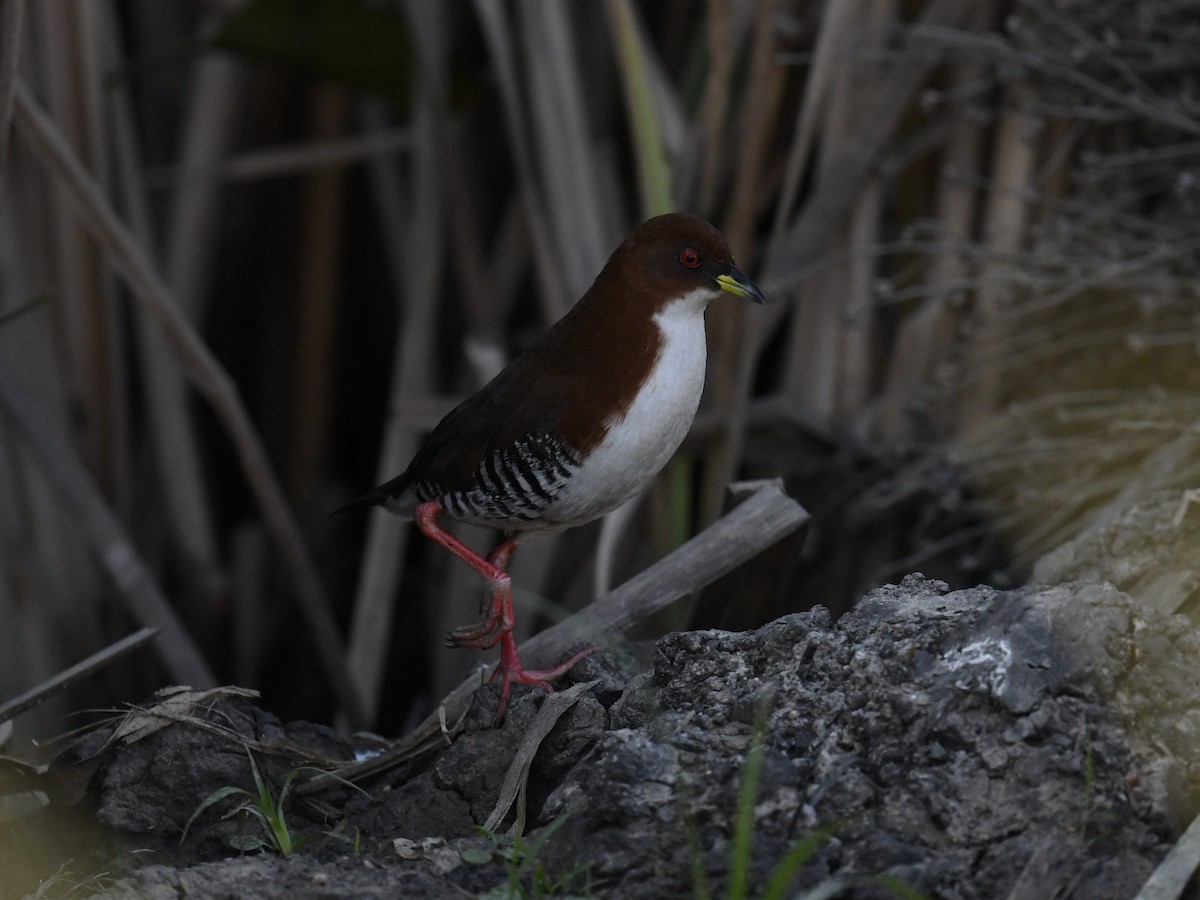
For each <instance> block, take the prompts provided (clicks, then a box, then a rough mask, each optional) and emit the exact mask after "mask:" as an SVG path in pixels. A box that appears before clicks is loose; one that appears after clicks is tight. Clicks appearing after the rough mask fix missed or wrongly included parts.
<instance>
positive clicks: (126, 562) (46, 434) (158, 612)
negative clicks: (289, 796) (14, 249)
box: [0, 100, 216, 687]
mask: <svg viewBox="0 0 1200 900" xmlns="http://www.w3.org/2000/svg"><path fill="white" fill-rule="evenodd" d="M18 103H20V100H18ZM18 115H20V113H18ZM0 407H2V409H3V412H4V415H5V418H6V419H7V420H8V421H9V424H10V425H11V426H12V427H13V428H14V429H15V431H16V432H17V433H18V434H20V436H21V437H22V439H23V440H24V441H25V443H26V444H27V445H28V446H29V449H30V450H31V452H32V455H33V458H34V460H35V461H36V462H37V464H38V466H39V468H40V469H41V471H42V474H43V476H44V477H45V479H46V481H47V482H48V483H49V484H50V485H51V486H52V487H53V488H54V490H55V492H56V493H57V494H58V496H59V501H60V502H61V503H62V504H63V505H64V506H66V507H67V508H70V509H73V510H74V511H75V513H76V515H77V516H78V520H79V523H80V525H81V526H82V527H83V530H84V531H85V532H86V534H87V536H88V539H89V541H90V542H91V544H92V546H93V548H94V550H95V553H96V556H97V557H98V558H99V560H100V564H101V566H102V568H103V569H104V571H105V573H106V574H107V575H108V577H109V579H110V580H111V581H112V584H113V586H114V587H115V588H116V589H117V592H118V593H119V595H120V597H121V599H122V601H123V602H124V604H125V606H126V607H127V608H128V610H129V612H130V614H131V615H132V616H133V617H134V618H135V619H136V620H137V621H138V622H140V623H141V624H142V625H145V626H148V627H157V628H161V629H162V640H161V642H160V643H159V644H157V645H156V646H155V650H156V651H157V654H158V657H159V662H161V663H162V666H163V668H165V669H166V670H167V672H169V673H170V675H171V677H172V678H174V679H176V680H177V681H178V682H180V683H181V684H190V685H193V686H195V687H211V686H213V685H215V684H216V678H215V677H214V675H213V673H212V670H211V669H210V668H209V667H208V663H207V662H206V661H205V659H204V656H203V655H202V654H201V653H200V650H199V649H198V648H197V647H196V645H195V644H194V643H193V641H192V639H191V637H190V636H189V635H188V633H187V630H186V629H185V628H184V627H183V624H182V622H180V620H179V617H178V616H177V615H176V613H175V610H174V609H172V607H171V604H170V603H169V602H168V601H167V598H166V596H165V595H164V594H163V592H162V590H161V588H160V587H159V586H158V583H157V582H156V581H155V580H154V576H153V575H152V574H151V573H150V570H149V569H148V568H147V567H146V565H145V564H144V563H143V562H142V559H141V557H140V555H139V554H138V552H137V550H136V549H135V548H134V546H133V543H132V542H131V541H130V540H129V538H128V536H127V535H126V534H125V531H124V529H123V528H122V527H121V523H120V522H119V521H118V519H117V517H116V516H115V515H114V514H113V512H112V510H111V509H110V508H109V506H108V504H107V503H105V501H104V497H103V495H102V494H101V492H100V490H99V489H98V488H97V487H96V485H95V483H94V482H93V481H92V479H91V477H90V476H89V475H88V473H87V471H86V469H85V468H84V467H83V465H82V464H81V463H80V462H79V460H78V459H77V458H76V456H75V454H74V453H73V452H72V451H71V449H70V447H69V446H68V445H67V444H66V442H65V441H64V440H63V439H62V438H61V437H60V436H59V435H56V434H55V433H54V431H53V429H52V428H51V427H49V426H48V425H47V424H46V423H45V422H44V417H43V416H40V415H39V414H38V412H37V411H36V410H35V409H33V408H32V406H31V404H30V403H29V401H28V400H27V399H26V398H25V397H23V396H22V394H21V392H20V389H19V387H18V383H17V382H16V380H15V379H14V378H13V377H12V375H11V373H10V372H9V371H8V369H7V367H5V366H0Z"/></svg>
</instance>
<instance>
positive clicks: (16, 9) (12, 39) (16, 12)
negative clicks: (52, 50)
mask: <svg viewBox="0 0 1200 900" xmlns="http://www.w3.org/2000/svg"><path fill="white" fill-rule="evenodd" d="M24 16H25V0H0V200H3V199H4V183H5V180H6V176H7V174H8V133H9V130H10V127H11V126H12V115H13V91H14V90H16V86H17V69H18V67H19V66H20V63H21V35H22V28H23V24H22V22H23V19H24Z"/></svg>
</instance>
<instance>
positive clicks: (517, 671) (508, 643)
mask: <svg viewBox="0 0 1200 900" xmlns="http://www.w3.org/2000/svg"><path fill="white" fill-rule="evenodd" d="M595 649H596V648H595V647H587V648H585V649H583V650H580V651H579V652H578V653H576V654H575V655H574V656H572V657H571V658H570V659H568V660H567V661H566V662H564V663H561V664H560V665H557V666H555V667H554V668H552V669H526V668H525V666H524V665H522V664H521V656H520V654H518V653H517V642H516V640H514V639H513V636H512V631H511V630H510V631H506V632H504V633H503V634H502V635H501V638H500V664H499V665H498V666H496V670H495V671H494V672H492V677H491V678H490V679H488V680H489V682H494V681H499V682H500V705H499V706H498V707H497V708H496V719H495V724H496V725H499V724H500V723H501V722H503V721H504V711H505V709H506V708H507V707H508V695H509V691H510V689H511V687H512V683H513V682H514V681H515V682H518V683H520V684H534V685H537V686H538V687H540V688H541V689H542V690H543V691H545V692H546V693H547V694H552V693H554V688H553V687H552V686H551V684H550V682H551V681H554V680H555V679H556V678H561V677H562V676H563V675H565V674H566V673H567V672H568V671H570V669H571V668H572V667H573V666H574V665H575V664H576V663H577V662H579V661H580V660H581V659H583V658H584V657H585V656H587V655H588V654H589V653H592V652H594V651H595Z"/></svg>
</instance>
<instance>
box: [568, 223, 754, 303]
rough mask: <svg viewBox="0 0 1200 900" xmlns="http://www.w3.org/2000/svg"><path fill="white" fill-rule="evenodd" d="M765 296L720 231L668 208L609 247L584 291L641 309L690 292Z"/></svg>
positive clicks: (749, 296) (746, 296) (748, 296)
mask: <svg viewBox="0 0 1200 900" xmlns="http://www.w3.org/2000/svg"><path fill="white" fill-rule="evenodd" d="M703 290H707V291H711V292H712V296H711V297H709V299H713V298H715V296H716V295H717V294H719V293H720V292H721V291H728V292H729V293H731V294H736V295H737V296H739V297H745V298H747V299H749V300H753V301H754V302H756V303H764V302H766V298H765V297H764V296H763V294H762V291H760V290H759V289H758V288H757V287H756V286H755V284H754V282H752V281H751V280H750V279H749V278H747V277H746V276H745V275H744V274H742V272H741V271H740V270H739V269H738V268H737V266H736V265H735V264H734V262H733V252H732V251H731V250H730V249H729V244H728V243H726V241H725V238H724V237H723V236H722V235H721V232H719V231H717V229H716V228H714V227H713V226H712V225H710V224H709V223H708V222H706V221H704V220H703V219H701V218H699V217H698V216H693V215H689V214H687V213H678V212H676V213H667V214H666V215H662V216H655V217H654V218H653V219H649V220H647V221H646V222H643V223H642V224H641V225H640V226H638V228H637V229H635V230H634V231H633V232H632V233H631V234H630V235H629V237H627V238H625V240H624V241H622V242H621V245H620V246H619V247H617V249H616V250H615V251H613V255H612V256H611V257H610V258H609V260H608V263H607V264H606V265H605V266H604V270H603V271H602V272H601V273H600V275H599V276H598V277H597V278H596V283H595V284H594V285H593V286H592V289H591V290H590V291H589V292H588V294H589V295H590V296H598V297H600V298H606V299H607V300H609V301H613V300H615V301H617V302H620V303H621V304H622V305H628V306H630V307H632V308H635V309H637V311H638V312H642V313H643V314H646V313H648V314H650V315H653V313H654V311H655V310H656V309H657V308H659V307H661V306H663V305H665V304H666V303H668V302H669V301H671V300H673V299H675V298H676V297H680V296H682V295H684V294H688V293H692V292H694V291H703Z"/></svg>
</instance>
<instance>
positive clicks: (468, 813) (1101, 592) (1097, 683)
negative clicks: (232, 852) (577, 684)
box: [94, 577, 1200, 898]
mask: <svg viewBox="0 0 1200 900" xmlns="http://www.w3.org/2000/svg"><path fill="white" fill-rule="evenodd" d="M1198 656H1200V641H1198V640H1197V639H1196V638H1194V637H1192V635H1191V631H1190V628H1189V627H1188V623H1187V622H1186V621H1185V620H1181V619H1178V618H1175V617H1168V616H1162V615H1159V614H1156V613H1153V612H1147V611H1146V610H1145V609H1144V608H1143V607H1140V606H1139V605H1138V604H1137V603H1135V602H1133V601H1131V600H1130V598H1129V597H1127V596H1126V595H1124V594H1122V593H1120V592H1119V591H1117V590H1116V589H1114V588H1112V587H1111V586H1108V585H1103V584H1090V583H1078V584H1070V585H1063V586H1059V587H1054V588H1045V589H1042V588H1026V589H1022V590H1017V591H1010V592H998V591H995V590H992V589H990V588H975V589H972V590H965V591H957V592H953V593H949V592H947V590H946V588H945V586H944V585H942V584H940V583H938V582H931V581H927V580H924V579H922V578H920V577H909V578H907V579H905V581H904V582H903V583H902V584H901V585H898V586H889V587H885V588H881V589H879V590H877V591H875V592H873V593H872V594H870V595H868V596H867V597H866V598H864V599H863V600H862V602H860V603H859V604H858V606H856V607H855V608H854V609H853V610H852V611H851V612H850V613H848V614H847V615H845V616H844V617H843V618H842V619H841V620H840V621H838V622H836V623H834V622H832V621H831V619H830V617H829V615H828V614H827V613H826V612H825V611H824V610H821V609H815V610H812V611H809V612H805V613H799V614H795V615H790V616H785V617H784V618H782V619H779V620H777V621H775V622H772V623H770V624H769V625H767V626H765V627H763V628H760V629H758V630H757V631H754V632H748V633H743V634H735V633H729V632H722V631H702V632H687V633H679V634H671V635H668V636H666V637H664V638H662V639H661V640H660V641H658V643H657V646H656V650H655V654H654V661H653V669H652V671H650V672H648V673H644V674H641V675H638V676H636V677H634V678H632V679H630V680H629V682H628V684H627V685H626V686H625V689H624V691H623V693H621V694H620V695H619V697H615V699H614V696H615V692H614V691H613V690H612V687H611V685H610V686H608V687H607V688H606V689H605V693H604V696H603V697H602V698H601V699H602V700H604V702H606V703H608V707H607V708H606V707H605V705H604V703H602V702H599V701H597V700H594V699H590V698H587V697H585V698H584V699H583V700H581V701H580V702H579V703H577V704H576V705H575V706H574V707H573V708H572V709H571V710H570V711H569V712H568V713H567V714H566V715H564V716H563V718H562V719H561V720H559V722H558V723H557V725H556V726H555V729H554V730H553V731H552V732H551V734H550V736H549V737H548V738H547V740H546V741H545V742H544V743H543V744H542V746H541V749H540V751H539V753H538V755H537V756H536V757H535V758H534V760H533V764H532V767H531V770H530V778H529V788H528V792H527V800H528V828H527V831H528V832H529V833H528V834H527V836H526V838H525V839H524V841H523V843H522V844H520V845H519V846H517V847H515V848H514V847H513V846H512V845H511V843H510V842H508V841H506V840H505V839H503V838H501V837H489V836H486V835H481V834H479V833H478V831H477V829H476V824H477V823H479V822H482V821H483V819H484V818H486V816H487V815H488V813H489V812H490V811H491V809H492V807H493V806H494V805H495V803H496V797H497V794H498V793H499V791H500V785H501V783H502V782H503V780H504V776H505V773H506V771H507V768H508V766H509V763H510V761H511V760H512V759H513V758H514V754H515V753H516V748H517V746H518V745H519V743H520V742H521V740H522V738H523V736H524V734H525V732H526V730H527V729H528V725H529V722H530V721H531V720H532V717H533V716H534V715H535V714H536V712H537V710H538V708H539V706H540V704H541V703H542V695H541V693H540V692H538V691H529V690H520V691H517V692H516V693H515V695H514V700H513V702H512V704H511V706H510V712H509V716H508V719H507V720H506V722H505V724H504V727H503V728H498V729H497V728H492V727H491V723H490V714H489V710H490V709H493V708H494V705H493V703H494V700H493V699H492V698H491V697H490V696H489V695H486V693H485V694H481V695H480V696H479V697H478V698H477V703H478V706H477V708H476V709H474V710H473V711H472V713H471V714H470V715H469V721H468V727H467V729H466V730H465V731H464V733H463V734H461V735H460V736H458V737H457V739H456V740H455V741H454V743H453V744H452V745H451V746H450V747H448V748H446V749H444V750H442V751H439V752H437V753H434V754H431V755H430V756H429V757H427V758H423V759H421V760H418V761H415V762H414V763H413V764H412V767H411V769H410V770H404V771H394V772H392V773H388V774H385V775H384V776H381V777H380V778H379V779H377V780H376V782H375V783H373V784H365V785H364V787H365V788H366V789H367V790H368V791H369V792H371V794H372V798H373V799H372V800H370V801H367V800H366V799H364V798H362V797H360V796H357V795H354V794H350V793H348V792H346V791H341V792H338V793H334V794H333V795H331V796H329V797H322V800H323V801H324V803H325V804H326V806H328V807H331V808H332V809H333V810H334V811H335V812H337V811H340V813H341V814H342V815H343V816H344V817H345V821H344V822H343V823H342V830H343V833H344V834H345V833H354V830H355V829H357V830H358V833H359V835H360V837H361V840H360V846H359V848H358V855H357V856H355V855H354V854H353V853H348V852H347V848H346V845H344V844H338V845H336V847H335V849H332V850H331V849H329V848H326V849H325V850H324V851H321V852H317V853H316V854H315V855H310V854H308V853H307V852H306V853H305V854H302V855H300V856H294V857H291V858H289V859H286V860H284V859H280V858H278V857H277V856H275V855H273V854H267V853H264V854H257V855H254V856H249V857H242V858H235V859H228V860H216V859H215V857H214V856H212V855H207V856H205V855H203V854H202V853H200V850H201V849H203V848H204V847H206V846H207V845H197V856H196V859H194V860H193V862H196V861H198V860H200V859H203V860H207V861H204V862H201V863H200V864H199V865H193V866H192V868H182V869H181V868H170V867H164V866H148V867H146V868H144V869H140V870H138V871H133V872H131V873H129V874H127V875H126V876H125V877H123V878H122V879H120V880H119V881H118V882H117V883H116V884H114V885H112V886H111V887H109V888H108V890H107V891H104V892H101V893H100V894H99V895H98V896H101V897H109V898H116V897H127V896H139V897H140V896H152V897H153V896H170V897H174V896H177V895H178V893H181V892H182V893H186V894H187V896H195V897H218V896H229V895H231V894H233V895H245V893H244V891H242V890H241V889H242V888H244V887H245V886H246V885H249V884H255V885H267V886H265V887H262V892H261V893H260V892H259V888H258V887H255V889H254V893H255V895H256V896H284V895H285V894H289V895H291V896H297V895H303V896H320V897H351V896H355V897H372V896H401V895H403V896H416V897H420V896H445V895H448V894H451V893H454V892H462V891H466V892H468V893H472V892H473V893H484V892H487V891H488V890H490V889H493V888H494V889H501V888H504V889H507V888H505V887H504V886H506V885H508V884H509V883H510V881H511V880H513V879H517V880H520V881H521V882H522V883H524V884H525V885H526V886H527V887H528V888H530V889H532V887H533V885H534V882H536V884H537V887H538V890H541V891H543V892H544V893H546V892H553V891H557V892H558V893H565V892H568V891H570V890H575V891H577V892H579V893H585V894H587V895H590V896H594V897H621V898H638V897H645V898H651V897H654V898H661V897H670V896H693V895H695V894H696V893H697V892H698V889H699V888H700V887H701V885H702V886H703V887H704V888H706V889H707V892H708V894H709V895H712V896H722V895H725V894H727V893H730V892H731V891H732V890H733V889H734V886H733V885H732V883H731V878H734V877H743V876H735V875H734V874H733V873H735V872H736V871H739V869H738V866H737V865H735V857H737V855H738V854H739V853H744V859H745V866H744V869H741V870H740V871H744V878H745V882H744V886H745V888H746V889H747V890H746V895H747V896H756V895H760V894H761V893H762V892H763V891H764V890H765V888H766V886H767V885H768V883H770V881H771V879H772V878H774V877H777V876H779V873H780V871H781V866H782V864H783V861H784V860H785V859H786V858H787V857H788V856H789V853H790V854H792V856H793V858H794V859H796V860H798V861H799V862H801V863H803V864H802V865H797V867H796V869H797V871H796V874H795V877H794V879H793V880H792V881H791V890H793V891H795V890H799V889H801V888H811V887H813V886H815V885H818V884H827V885H833V884H835V883H836V884H840V885H842V886H843V893H841V894H839V895H838V896H853V897H876V896H879V897H882V896H890V894H889V893H888V892H887V891H886V890H885V889H884V888H883V887H882V886H881V884H882V883H881V882H880V881H878V880H877V879H878V877H879V876H884V877H886V878H891V879H894V880H895V881H896V882H899V883H902V884H904V885H907V886H908V887H910V888H913V889H916V890H919V891H922V892H924V893H926V894H927V895H929V896H931V897H944V898H992V897H1004V896H1012V897H1027V898H1035V897H1036V898H1040V897H1051V896H1056V895H1058V894H1059V892H1060V891H1068V890H1069V891H1070V892H1071V893H1072V895H1074V896H1079V897H1088V898H1108V897H1112V898H1118V897H1119V898H1127V897H1130V896H1133V895H1134V894H1135V893H1136V892H1137V890H1138V888H1139V887H1140V885H1141V884H1142V882H1144V880H1145V879H1146V877H1147V876H1148V875H1149V873H1150V872H1151V871H1152V869H1153V868H1154V866H1155V865H1156V864H1157V862H1158V861H1159V860H1160V859H1161V858H1162V857H1163V856H1165V854H1166V852H1167V850H1168V849H1169V847H1170V845H1171V842H1172V837H1171V827H1174V828H1176V829H1178V828H1179V827H1180V826H1181V825H1182V824H1186V822H1187V821H1188V820H1189V819H1190V817H1191V816H1192V815H1193V814H1194V813H1195V810H1196V808H1197V795H1198V792H1197V784H1198V781H1200V779H1198V778H1197V768H1196V766H1197V761H1196V748H1197V747H1200V742H1198V741H1197V738H1200V714H1198V712H1197V710H1194V709H1193V708H1192V701H1191V700H1190V697H1191V695H1192V693H1193V691H1192V689H1191V681H1192V680H1193V679H1192V677H1191V673H1194V671H1195V670H1196V667H1197V662H1198ZM239 702H242V701H239ZM188 733H189V732H187V731H186V730H185V729H182V728H181V729H180V734H179V735H175V736H171V737H168V736H167V735H163V736H162V737H161V738H158V740H159V741H160V744H159V745H158V746H157V747H151V746H149V742H150V741H152V740H153V739H154V738H153V737H152V738H147V739H146V741H143V742H139V744H147V746H143V747H139V745H138V744H132V745H128V746H126V747H123V748H120V749H118V750H117V751H116V756H115V758H114V759H113V760H112V761H111V762H110V763H109V764H108V766H107V768H106V770H105V771H104V772H102V773H100V774H98V776H97V779H96V780H95V781H94V789H95V790H96V792H97V794H98V801H99V808H100V809H101V810H109V811H111V810H114V809H117V808H120V809H125V808H126V807H129V808H130V812H129V813H128V815H126V817H125V818H124V819H122V820H121V821H122V822H124V823H125V824H122V825H121V826H120V827H122V828H146V827H148V826H149V827H152V829H158V830H164V831H166V832H170V831H171V829H173V828H174V829H177V828H178V825H179V824H180V817H181V816H180V809H179V807H180V806H182V807H183V813H184V816H183V817H184V818H186V814H187V812H188V810H187V808H186V807H187V804H177V808H176V809H174V810H172V811H168V810H166V809H164V808H162V807H161V805H159V804H158V802H157V801H155V800H153V799H151V800H149V801H148V803H147V807H148V810H149V811H148V812H145V816H147V817H148V818H145V819H143V818H140V817H139V815H135V814H134V813H133V811H132V810H133V809H134V808H136V806H137V804H136V803H135V802H134V800H133V794H134V792H135V791H136V789H137V788H136V785H137V783H142V782H144V783H146V784H149V785H158V784H166V783H170V780H171V776H170V774H169V771H168V770H169V769H171V768H172V767H180V768H182V770H183V771H185V772H191V771H192V770H193V769H194V768H195V767H196V766H197V765H198V764H197V763H196V762H195V761H191V762H187V761H185V758H186V757H187V755H188V753H189V750H188V746H189V744H188V741H189V738H188V737H187V736H186V735H187V734H188ZM289 733H290V734H296V733H298V731H297V730H296V729H292V730H291V731H290V732H289ZM191 739H192V740H199V739H197V738H195V737H193V738H191ZM202 740H205V741H207V740H208V738H204V739H202ZM168 747H169V748H173V749H171V752H170V754H169V755H165V754H164V752H163V751H164V750H165V749H166V748H168ZM197 752H198V753H201V754H204V755H207V756H210V757H216V756H218V755H219V753H218V751H217V750H216V748H214V747H213V746H211V745H210V744H203V745H202V746H201V748H200V749H199V750H198V751H197ZM123 754H133V755H134V757H136V758H129V759H123V758H122V755H123ZM235 756H236V754H233V755H232V756H231V758H230V764H231V765H234V763H233V758H234V757H235ZM122 772H124V773H134V772H138V773H140V776H139V778H140V782H139V781H138V780H137V779H132V778H126V777H121V778H117V777H116V773H122ZM220 777H221V778H228V777H230V775H229V774H228V773H223V774H222V775H221V776H220ZM751 779H756V781H757V784H756V785H755V786H754V790H753V792H752V793H747V782H748V780H751ZM202 792H203V788H201V787H199V786H197V787H196V788H195V789H194V791H193V792H192V794H193V796H196V795H199V794H201V793H202ZM152 796H157V795H154V794H152ZM118 797H120V802H119V803H118ZM189 803H190V800H189ZM103 815H104V816H105V817H106V818H105V821H107V822H109V823H110V824H115V823H116V821H117V820H116V819H115V818H114V817H113V816H112V814H111V812H105V813H103ZM153 822H162V823H163V824H162V825H161V826H159V825H154V824H152V823H153ZM312 827H316V826H315V825H314V826H312ZM325 827H328V826H325ZM142 833H143V834H145V833H146V832H142ZM394 839H399V840H394ZM189 843H190V839H189ZM738 848H742V849H738ZM797 848H800V849H797ZM224 852H225V853H228V850H227V849H226V850H225V851H224ZM335 852H336V853H339V854H341V856H336V857H335V856H331V855H330V854H331V853H335ZM204 853H208V850H207V849H205V850H204ZM181 862H182V861H181ZM263 878H265V881H260V880H255V879H263ZM313 879H317V881H314V880H313ZM873 879H874V880H873ZM318 882H319V883H318ZM272 891H274V892H272Z"/></svg>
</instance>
